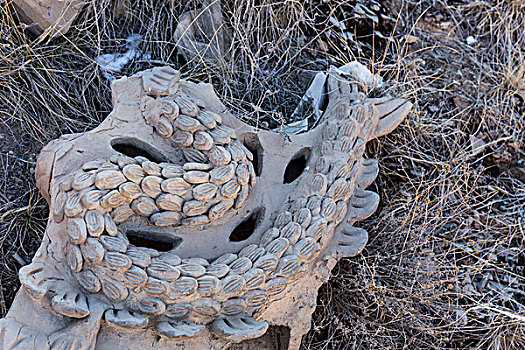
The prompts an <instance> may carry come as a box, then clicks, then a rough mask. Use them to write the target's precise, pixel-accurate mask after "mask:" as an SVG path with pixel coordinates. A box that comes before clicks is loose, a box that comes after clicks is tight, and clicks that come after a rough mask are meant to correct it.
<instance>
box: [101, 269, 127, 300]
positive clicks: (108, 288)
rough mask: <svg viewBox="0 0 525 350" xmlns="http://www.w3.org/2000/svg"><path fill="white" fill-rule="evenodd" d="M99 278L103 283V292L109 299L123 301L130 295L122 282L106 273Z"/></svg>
mask: <svg viewBox="0 0 525 350" xmlns="http://www.w3.org/2000/svg"><path fill="white" fill-rule="evenodd" d="M99 279H100V283H101V284H102V292H103V293H104V295H106V297H107V298H108V299H109V300H111V301H122V300H124V299H126V298H127V297H128V293H129V291H128V289H127V288H126V287H125V286H124V285H122V284H121V283H120V282H117V281H115V280H114V279H112V278H111V277H108V276H106V275H100V276H99Z"/></svg>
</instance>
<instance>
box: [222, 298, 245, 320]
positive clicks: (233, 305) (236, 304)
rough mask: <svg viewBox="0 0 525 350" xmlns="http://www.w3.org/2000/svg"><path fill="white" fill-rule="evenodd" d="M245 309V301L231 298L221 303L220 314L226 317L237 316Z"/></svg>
mask: <svg viewBox="0 0 525 350" xmlns="http://www.w3.org/2000/svg"><path fill="white" fill-rule="evenodd" d="M245 308H246V301H244V299H241V298H231V299H228V300H226V301H225V302H223V303H222V310H221V311H222V313H223V314H224V315H226V316H234V315H238V314H240V313H241V312H243V311H244V309H245Z"/></svg>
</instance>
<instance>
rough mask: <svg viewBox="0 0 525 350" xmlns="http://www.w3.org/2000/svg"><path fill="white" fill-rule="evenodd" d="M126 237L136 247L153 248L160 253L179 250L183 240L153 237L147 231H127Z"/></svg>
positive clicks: (175, 237)
mask: <svg viewBox="0 0 525 350" xmlns="http://www.w3.org/2000/svg"><path fill="white" fill-rule="evenodd" d="M126 236H127V237H128V240H129V243H130V244H132V245H134V246H135V247H143V248H151V249H155V250H156V251H159V252H168V251H170V250H173V249H175V248H177V247H178V246H179V245H180V244H181V243H182V238H181V237H177V236H169V237H168V236H160V235H154V236H153V235H152V233H151V232H149V231H146V230H135V229H132V230H127V231H126Z"/></svg>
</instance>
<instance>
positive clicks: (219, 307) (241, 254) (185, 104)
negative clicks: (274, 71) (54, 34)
mask: <svg viewBox="0 0 525 350" xmlns="http://www.w3.org/2000/svg"><path fill="white" fill-rule="evenodd" d="M328 91H329V95H328V99H329V102H328V106H327V108H326V110H325V113H324V115H323V117H322V119H321V121H320V124H319V125H318V126H317V127H316V128H315V129H313V130H311V131H309V132H307V133H305V134H302V135H283V134H277V133H272V132H269V131H263V130H256V129H255V128H253V127H251V126H249V125H247V124H245V123H243V122H241V121H240V120H239V119H237V118H235V117H234V116H232V115H231V114H230V113H229V112H228V111H227V110H226V107H224V105H223V104H222V103H221V102H220V101H219V99H218V98H217V96H216V95H215V93H214V92H213V89H212V87H211V85H209V84H203V83H200V84H194V83H191V82H189V81H185V80H181V79H180V73H179V72H178V71H176V70H174V69H172V68H169V67H159V68H154V69H150V70H147V71H144V72H141V73H139V74H136V75H134V76H131V77H125V78H122V79H119V80H117V81H115V82H114V83H113V85H112V93H113V106H114V109H113V112H112V113H111V114H110V115H109V116H108V117H107V118H106V120H104V122H102V124H101V125H100V126H98V127H97V128H96V129H94V130H92V131H89V132H86V133H83V134H73V135H65V136H62V137H61V138H60V139H59V140H55V141H53V142H51V143H50V144H49V145H47V146H46V147H45V148H44V149H43V150H42V152H41V154H40V156H39V158H38V162H37V170H36V179H37V184H38V187H39V189H40V191H41V193H42V194H43V196H44V197H45V198H46V200H47V201H48V203H49V205H50V215H49V216H50V217H49V222H48V226H47V230H46V234H45V236H44V238H43V241H42V246H41V247H40V249H39V251H38V252H37V254H36V256H35V257H34V259H33V262H32V263H31V264H30V265H28V266H25V267H23V268H22V269H21V270H20V281H21V283H22V285H23V288H21V289H20V291H19V293H18V294H17V297H16V299H15V301H14V304H13V306H12V307H11V310H10V312H9V313H8V315H7V317H6V318H4V319H3V320H2V321H1V322H0V329H1V331H0V344H1V347H2V348H3V349H10V350H14V349H17V350H18V349H78V350H80V349H117V348H118V349H152V348H155V349H173V348H181V349H182V348H187V349H205V348H209V349H221V348H225V347H227V346H229V345H231V344H233V343H240V342H243V341H246V340H249V339H253V338H257V337H260V336H262V335H263V334H264V333H265V332H266V331H267V329H268V327H269V325H271V326H284V327H287V328H288V329H289V331H290V333H289V348H290V349H297V348H298V347H299V345H300V341H301V337H302V335H303V334H304V333H305V332H307V331H308V329H309V326H310V318H311V313H312V312H313V310H314V308H315V305H316V295H317V290H318V288H319V287H320V286H321V284H322V283H324V282H326V280H327V279H328V277H329V275H330V270H331V269H332V268H333V267H334V265H335V264H336V262H337V260H338V259H340V258H341V257H348V256H354V255H356V254H358V253H359V252H360V251H361V250H362V248H363V246H364V245H365V243H366V241H367V232H366V231H365V230H363V229H361V228H357V227H354V226H352V225H353V224H354V223H355V222H356V221H358V220H361V219H363V218H366V217H368V216H369V215H371V214H372V212H373V211H374V210H375V209H376V207H377V204H378V200H379V198H378V195H377V194H376V193H374V192H370V191H366V190H365V188H366V187H367V186H368V185H370V184H371V183H372V181H373V180H374V179H375V177H376V175H377V172H378V165H377V161H375V160H369V159H365V158H363V152H364V149H365V144H366V142H367V141H369V140H371V139H373V138H376V137H379V136H382V135H385V134H387V133H389V132H390V131H392V130H393V129H394V128H395V127H396V126H397V125H398V124H399V123H400V122H401V121H402V120H403V118H404V117H405V116H406V114H407V113H408V111H409V110H410V108H411V103H410V102H408V101H406V100H404V99H397V98H383V99H372V98H368V97H367V96H365V95H364V94H362V93H360V92H358V91H357V89H356V87H355V86H354V85H353V84H350V83H349V82H348V81H345V80H344V79H343V77H341V76H339V75H337V73H336V72H335V71H332V72H330V77H329V79H328ZM248 348H249V347H248ZM257 348H262V347H260V346H258V347H257Z"/></svg>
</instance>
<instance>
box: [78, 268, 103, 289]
mask: <svg viewBox="0 0 525 350" xmlns="http://www.w3.org/2000/svg"><path fill="white" fill-rule="evenodd" d="M77 281H78V283H80V285H81V286H82V288H84V289H85V290H86V291H88V292H90V293H97V292H98V291H99V290H100V287H101V286H100V281H99V280H98V277H97V276H96V275H95V274H94V273H93V271H91V270H84V271H81V272H80V273H78V274H77Z"/></svg>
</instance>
